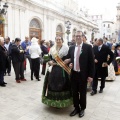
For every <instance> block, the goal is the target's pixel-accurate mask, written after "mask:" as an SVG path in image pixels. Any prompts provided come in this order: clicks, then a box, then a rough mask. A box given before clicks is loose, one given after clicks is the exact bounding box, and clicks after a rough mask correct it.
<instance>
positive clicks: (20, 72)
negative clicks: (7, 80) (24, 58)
mask: <svg viewBox="0 0 120 120" xmlns="http://www.w3.org/2000/svg"><path fill="white" fill-rule="evenodd" d="M13 68H14V72H15V79H16V80H20V79H24V62H15V63H14V62H13Z"/></svg>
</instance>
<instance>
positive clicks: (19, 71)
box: [11, 38, 26, 83]
mask: <svg viewBox="0 0 120 120" xmlns="http://www.w3.org/2000/svg"><path fill="white" fill-rule="evenodd" d="M20 42H21V39H20V38H16V39H15V44H13V45H12V48H11V56H12V64H13V68H14V71H15V76H16V78H15V79H16V82H17V83H20V82H21V81H26V79H25V78H24V60H25V55H24V50H23V48H22V47H21V45H20Z"/></svg>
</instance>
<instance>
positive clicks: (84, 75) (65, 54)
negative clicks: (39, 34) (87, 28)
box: [0, 31, 120, 117]
mask: <svg viewBox="0 0 120 120" xmlns="http://www.w3.org/2000/svg"><path fill="white" fill-rule="evenodd" d="M74 38H75V39H74V40H72V42H71V43H70V44H69V46H68V45H66V44H64V40H63V38H62V37H61V36H57V37H56V38H55V44H53V42H52V41H45V40H41V41H40V43H39V42H38V41H39V40H38V39H37V38H35V37H33V38H32V39H31V40H29V37H25V40H24V41H22V42H21V39H20V38H15V40H14V42H12V43H11V42H10V38H9V37H5V38H3V37H0V86H2V87H5V86H6V84H7V83H6V82H5V81H4V76H5V75H8V76H10V75H11V63H12V65H13V69H14V72H15V80H16V83H21V81H27V80H26V79H25V76H24V74H26V62H27V61H26V59H28V61H29V64H30V70H31V80H33V79H34V77H35V78H36V80H38V81H40V77H41V76H40V74H39V73H40V63H41V64H42V72H41V74H43V75H45V78H44V84H43V91H42V103H44V104H46V105H48V106H51V107H55V108H64V107H68V106H71V105H74V107H75V109H74V110H73V111H72V112H71V113H70V116H75V115H76V114H79V117H83V116H84V114H85V109H86V103H87V100H86V93H87V89H88V87H89V89H90V88H91V93H90V95H91V96H93V95H95V94H97V87H98V80H100V81H101V84H100V89H99V93H103V89H104V88H105V80H115V78H116V76H115V75H119V74H120V44H119V43H117V42H116V40H115V39H113V40H112V41H109V40H108V39H107V38H104V39H102V38H99V39H97V38H96V39H95V40H94V41H92V42H88V40H87V37H86V36H85V35H84V34H83V32H82V31H77V32H76V35H75V37H74Z"/></svg>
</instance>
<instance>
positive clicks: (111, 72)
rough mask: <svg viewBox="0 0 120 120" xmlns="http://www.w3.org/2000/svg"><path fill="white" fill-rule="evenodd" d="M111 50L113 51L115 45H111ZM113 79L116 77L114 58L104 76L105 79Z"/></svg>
mask: <svg viewBox="0 0 120 120" xmlns="http://www.w3.org/2000/svg"><path fill="white" fill-rule="evenodd" d="M111 50H112V52H113V53H114V51H115V45H112V48H111ZM108 59H109V56H108ZM115 79H116V76H115V70H114V60H113V62H112V63H111V64H110V65H109V66H108V77H106V80H115Z"/></svg>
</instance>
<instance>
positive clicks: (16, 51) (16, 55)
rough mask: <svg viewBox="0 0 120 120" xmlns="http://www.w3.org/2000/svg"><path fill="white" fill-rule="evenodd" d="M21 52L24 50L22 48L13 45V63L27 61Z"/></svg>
mask: <svg viewBox="0 0 120 120" xmlns="http://www.w3.org/2000/svg"><path fill="white" fill-rule="evenodd" d="M20 50H23V49H22V47H21V46H19V47H17V45H16V44H13V45H12V47H11V57H12V62H13V63H15V62H23V61H24V60H25V54H24V53H20Z"/></svg>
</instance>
